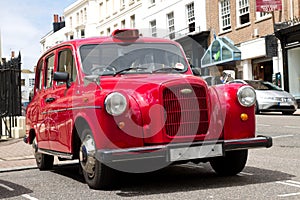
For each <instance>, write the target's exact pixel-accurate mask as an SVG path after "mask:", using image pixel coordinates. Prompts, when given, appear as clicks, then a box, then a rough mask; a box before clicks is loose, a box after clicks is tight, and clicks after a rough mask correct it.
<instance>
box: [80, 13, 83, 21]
mask: <svg viewBox="0 0 300 200" xmlns="http://www.w3.org/2000/svg"><path fill="white" fill-rule="evenodd" d="M80 24H83V11H82V10H81V11H80Z"/></svg>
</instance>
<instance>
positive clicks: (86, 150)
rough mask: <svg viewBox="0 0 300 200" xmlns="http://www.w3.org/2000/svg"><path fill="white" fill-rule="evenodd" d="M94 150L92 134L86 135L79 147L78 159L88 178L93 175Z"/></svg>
mask: <svg viewBox="0 0 300 200" xmlns="http://www.w3.org/2000/svg"><path fill="white" fill-rule="evenodd" d="M95 152H96V148H95V142H94V139H93V137H92V136H90V135H87V136H86V137H85V139H84V140H83V142H82V144H81V147H80V152H79V160H80V164H81V166H82V169H83V170H84V171H85V172H86V173H88V175H89V177H90V178H92V177H93V176H94V175H95V164H96V159H95Z"/></svg>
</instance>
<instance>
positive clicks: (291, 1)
mask: <svg viewBox="0 0 300 200" xmlns="http://www.w3.org/2000/svg"><path fill="white" fill-rule="evenodd" d="M293 1H294V0H290V15H291V20H292V25H294V20H293V19H294V6H293Z"/></svg>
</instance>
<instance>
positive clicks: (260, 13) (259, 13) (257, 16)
mask: <svg viewBox="0 0 300 200" xmlns="http://www.w3.org/2000/svg"><path fill="white" fill-rule="evenodd" d="M269 16H271V14H270V13H267V12H256V19H257V20H260V19H262V18H263V19H264V18H266V17H269Z"/></svg>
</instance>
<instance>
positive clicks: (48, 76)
mask: <svg viewBox="0 0 300 200" xmlns="http://www.w3.org/2000/svg"><path fill="white" fill-rule="evenodd" d="M53 69H54V55H51V56H49V57H48V58H46V71H45V85H46V88H51V87H52V85H53Z"/></svg>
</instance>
